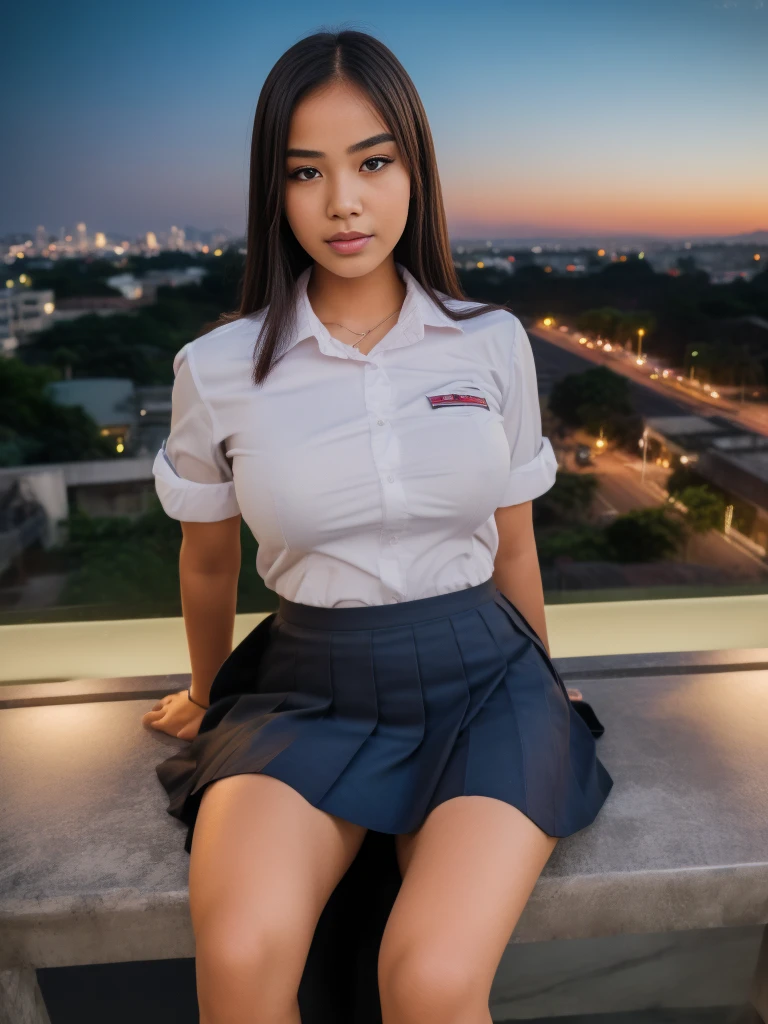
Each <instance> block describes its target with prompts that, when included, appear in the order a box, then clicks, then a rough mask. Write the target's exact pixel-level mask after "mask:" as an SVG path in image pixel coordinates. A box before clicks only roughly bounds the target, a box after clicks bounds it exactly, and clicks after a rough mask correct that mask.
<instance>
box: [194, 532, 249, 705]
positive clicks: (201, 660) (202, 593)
mask: <svg viewBox="0 0 768 1024" xmlns="http://www.w3.org/2000/svg"><path fill="white" fill-rule="evenodd" d="M240 519H241V517H240V515H236V516H232V517H230V518H229V519H221V520H219V521H218V522H213V523H188V522H182V524H181V527H182V533H183V538H182V542H181V551H180V553H179V582H180V585H181V605H182V611H183V614H184V628H185V630H186V634H187V644H188V646H189V660H190V664H191V666H192V685H191V688H190V692H191V696H192V697H193V698H194V700H196V701H197V702H198V703H200V704H208V703H209V697H210V692H211V683H212V682H213V679H214V676H215V675H216V673H217V672H218V670H219V669H220V668H221V666H222V664H223V663H224V661H225V660H226V659H227V658H228V657H229V655H230V654H231V653H232V635H233V632H234V626H235V610H236V605H237V580H238V576H239V575H240V557H241V556H240Z"/></svg>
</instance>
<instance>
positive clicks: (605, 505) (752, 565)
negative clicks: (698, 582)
mask: <svg viewBox="0 0 768 1024" xmlns="http://www.w3.org/2000/svg"><path fill="white" fill-rule="evenodd" d="M641 465H642V463H641V460H640V459H633V458H632V457H631V456H630V455H628V454H626V453H624V452H621V451H611V452H606V453H605V454H604V455H599V456H597V457H596V458H595V466H594V467H590V471H593V472H595V473H597V475H598V477H599V481H600V491H599V493H598V496H597V505H596V511H599V512H604V513H606V512H607V513H609V514H613V513H624V512H629V511H630V510H631V509H633V508H651V507H655V506H659V505H661V504H663V503H664V502H665V501H666V492H665V491H664V490H663V488H662V486H661V485H662V484H663V481H664V479H665V478H666V476H667V473H666V471H664V470H660V469H659V468H658V467H656V466H649V467H647V468H646V478H645V483H643V481H642V478H641V472H640V470H641ZM686 561H688V562H694V563H696V564H697V565H707V566H711V567H712V568H716V569H723V570H725V571H726V572H728V573H734V574H738V576H739V577H740V578H742V579H744V580H753V579H754V580H757V579H766V578H768V566H766V565H765V563H764V562H761V561H760V559H758V558H756V557H755V556H754V555H751V554H749V553H748V552H746V551H744V550H742V548H740V547H737V546H736V545H735V544H734V543H732V542H731V541H729V540H727V539H726V537H725V536H724V535H723V534H722V533H719V532H718V531H717V530H709V532H708V533H705V534H699V535H697V536H694V537H693V538H692V540H691V542H690V544H689V547H688V551H687V558H686Z"/></svg>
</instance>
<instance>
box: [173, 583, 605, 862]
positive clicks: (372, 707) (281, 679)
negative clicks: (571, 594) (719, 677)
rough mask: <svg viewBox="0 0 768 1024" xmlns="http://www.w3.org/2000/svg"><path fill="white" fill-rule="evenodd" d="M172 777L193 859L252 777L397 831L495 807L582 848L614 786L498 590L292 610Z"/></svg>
mask: <svg viewBox="0 0 768 1024" xmlns="http://www.w3.org/2000/svg"><path fill="white" fill-rule="evenodd" d="M334 612H336V614H334ZM339 612H340V613H341V614H338V613H339ZM345 613H346V614H345ZM315 620H317V622H318V623H319V624H318V625H312V624H311V623H314V622H315ZM378 621H380V622H381V624H380V625H377V624H376V623H377V622H378ZM308 622H309V623H310V625H308V624H307V623H308ZM337 623H338V627H339V628H334V626H335V625H336V624H337ZM156 771H157V774H158V776H159V778H160V781H161V783H162V785H163V786H164V788H165V789H166V792H167V793H168V796H169V806H168V811H169V813H170V814H172V815H173V816H175V817H176V818H178V819H179V820H181V821H183V822H185V823H186V824H187V826H188V829H189V832H188V836H187V844H186V848H187V850H188V851H189V850H190V848H191V847H190V844H191V838H192V831H193V828H194V822H195V819H196V815H197V810H198V809H199V803H200V799H201V797H202V793H203V791H204V789H205V787H206V786H207V785H208V784H209V783H210V782H212V781H214V780H216V779H220V778H224V777H226V776H230V775H237V774H243V773H262V774H264V775H270V776H272V777H274V778H277V779H280V780H282V781H283V782H285V783H286V784H287V785H289V786H291V787H293V788H294V789H296V790H298V792H300V793H301V794H302V795H303V796H304V797H305V798H306V799H307V800H308V801H309V802H310V803H312V804H313V805H314V806H316V807H318V808H320V809H321V810H324V811H327V812H328V813H330V814H333V815H336V816H338V817H341V818H344V819H346V820H348V821H351V822H354V823H356V824H359V825H361V826H364V827H366V828H368V829H371V830H374V831H377V832H384V833H389V834H397V833H407V832H412V831H414V830H415V829H417V828H418V827H419V826H420V825H421V824H422V822H423V821H424V819H425V818H426V816H427V814H429V812H430V811H431V810H433V809H434V808H435V807H437V806H438V805H439V804H441V803H443V802H444V801H446V800H449V799H451V798H452V797H455V796H460V795H484V796H490V797H495V798H496V799H499V800H502V801H504V802H506V803H509V804H511V805H513V806H514V807H517V808H518V809H519V810H520V811H522V812H523V813H524V814H525V815H527V816H528V817H529V818H530V819H531V820H532V821H534V822H535V824H536V825H538V826H539V828H541V829H542V830H543V831H544V832H546V833H547V834H548V835H550V836H557V837H563V836H568V835H571V834H572V833H573V832H576V831H578V830H579V829H581V828H583V827H585V826H586V825H588V824H589V823H590V822H591V821H592V820H593V819H594V818H595V816H596V815H597V813H598V811H599V809H600V807H601V806H602V804H603V802H604V800H605V798H606V797H607V795H608V793H609V791H610V789H611V786H612V779H611V777H610V775H609V774H608V772H607V771H606V769H605V768H604V766H603V765H602V764H601V762H600V761H599V759H598V758H597V756H596V751H595V739H594V737H593V736H592V734H591V732H590V729H589V727H588V726H587V725H586V723H585V722H584V721H583V719H582V718H581V716H580V715H579V714H578V713H577V712H576V711H575V709H574V708H573V706H572V704H571V701H570V699H569V697H568V694H567V690H566V688H565V685H564V684H563V682H562V679H561V678H560V676H559V674H558V673H557V670H556V669H555V667H554V665H553V664H552V661H551V659H550V658H549V655H548V654H547V652H546V648H545V647H544V645H543V644H542V642H541V640H540V639H539V637H538V636H537V635H536V633H535V632H534V631H533V630H532V629H531V627H530V626H529V625H528V623H527V622H526V621H525V619H524V618H523V617H522V615H521V614H520V612H519V611H518V610H517V609H516V608H515V606H514V605H512V604H511V602H509V601H508V599H507V598H505V597H504V596H503V595H502V594H501V593H500V592H499V591H498V590H497V589H496V588H495V586H494V585H493V583H492V581H491V580H489V581H487V582H486V583H485V584H481V585H479V586H477V587H473V588H470V589H469V590H465V591H460V592H456V593H453V594H446V595H442V596H441V597H438V598H429V599H427V600H426V601H412V602H406V603H405V604H403V605H399V606H397V608H396V609H394V610H393V608H392V606H383V607H381V608H378V607H374V608H365V609H340V610H336V609H320V608H313V607H309V606H304V605H293V604H292V603H291V602H288V601H284V600H283V599H281V604H280V609H279V610H278V611H277V612H273V613H271V614H270V615H269V616H267V617H266V618H265V619H264V620H263V621H262V622H261V623H260V624H259V625H258V626H257V627H256V629H255V630H253V631H252V633H251V634H249V636H248V637H246V638H245V640H244V641H243V642H242V643H241V644H239V645H238V647H237V648H236V649H235V650H234V651H233V652H232V655H231V656H230V657H229V658H228V659H227V661H226V662H225V663H224V665H223V666H222V668H221V670H220V671H219V673H218V674H217V676H216V679H215V680H214V683H213V685H212V687H211V706H210V708H209V709H208V710H207V711H206V713H205V715H204V717H203V721H202V723H201V726H200V732H199V733H198V735H197V736H196V737H195V739H193V740H192V741H191V743H189V744H188V745H186V746H185V747H184V748H182V749H181V750H179V751H178V752H177V753H175V754H174V755H172V756H171V757H170V758H167V759H166V760H165V761H163V762H162V763H161V764H159V765H158V766H157V768H156Z"/></svg>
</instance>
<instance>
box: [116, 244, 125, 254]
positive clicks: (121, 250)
mask: <svg viewBox="0 0 768 1024" xmlns="http://www.w3.org/2000/svg"><path fill="white" fill-rule="evenodd" d="M124 252H125V249H124V248H123V247H122V245H116V246H115V256H122V255H123V253H124Z"/></svg>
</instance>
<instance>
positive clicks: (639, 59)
mask: <svg viewBox="0 0 768 1024" xmlns="http://www.w3.org/2000/svg"><path fill="white" fill-rule="evenodd" d="M3 21H4V28H5V31H4V34H5V37H6V38H5V43H4V45H3V51H4V60H5V62H6V68H7V76H6V81H7V82H8V83H9V84H10V88H9V89H7V90H6V91H5V97H4V102H3V105H2V114H0V138H2V139H3V140H4V142H5V143H6V145H7V148H6V145H4V146H3V149H4V150H5V153H6V155H5V157H4V158H3V160H2V161H1V162H0V196H2V203H1V204H0V232H5V231H11V230H15V231H22V230H23V231H30V230H34V227H35V225H36V224H38V223H42V224H44V225H45V226H46V228H48V229H49V231H57V230H58V228H59V227H60V226H62V225H64V226H67V227H68V228H69V227H71V226H72V225H74V223H75V222H76V221H78V220H84V221H85V222H86V223H87V225H88V230H89V232H91V231H96V230H103V231H114V232H123V233H126V236H127V237H130V236H131V235H134V234H138V233H141V232H144V231H147V230H155V231H164V230H167V229H168V227H169V226H170V225H171V224H178V225H182V226H183V225H187V224H193V225H197V226H199V227H202V228H214V227H218V226H222V227H225V228H228V229H230V230H239V229H241V228H242V227H243V225H244V221H245V209H246V194H247V168H248V149H249V141H250V131H251V124H252V120H253V113H254V110H255V105H256V100H257V97H258V93H259V89H260V87H261V85H262V83H263V81H264V78H265V76H266V74H267V72H268V71H269V68H270V67H271V66H272V64H273V63H274V62H275V60H276V59H277V58H278V57H279V56H280V54H281V53H282V52H283V51H284V50H285V49H286V48H287V47H289V46H290V45H292V43H294V42H295V41H296V40H297V39H299V38H301V37H302V36H304V35H306V34H308V33H310V32H312V31H316V30H318V29H322V28H339V27H349V28H356V29H359V30H362V31H367V32H371V33H372V34H374V35H376V36H378V37H379V38H381V39H382V40H383V41H384V42H385V43H386V44H387V45H388V46H390V47H391V48H392V49H393V50H394V52H395V53H396V54H397V56H398V57H399V58H400V60H401V61H402V62H403V64H404V65H405V67H406V69H407V70H408V72H409V74H410V75H411V77H412V78H413V80H414V82H415V84H416V87H417V89H418V90H419V92H420V94H421V97H422V99H423V101H424V105H425V107H426V110H427V114H428V116H429V119H430V123H431V126H432V131H433V134H434V137H435V144H436V148H437V153H438V161H439V166H440V172H441V178H442V182H443V187H444V190H445V196H446V207H447V210H448V216H449V223H450V226H451V230H452V232H453V233H454V234H458V233H478V234H487V235H488V237H501V236H502V235H505V234H514V233H519V234H524V233H526V232H527V231H529V230H530V232H532V233H534V234H535V233H541V234H542V235H546V234H547V233H550V234H558V233H567V232H579V231H581V232H587V231H611V230H613V231H616V232H619V231H640V230H647V231H649V232H653V233H656V234H690V235H695V234H696V233H710V232H711V233H717V232H723V233H736V232H739V231H748V230H752V229H755V228H760V227H763V228H767V227H768V189H766V185H765V182H766V180H768V174H767V173H766V171H767V168H768V131H766V116H765V110H766V107H767V106H768V60H766V56H767V55H768V3H766V2H765V0H647V2H639V0H486V2H483V3H479V4H469V3H456V2H452V0H448V2H444V3H440V4H437V3H429V2H428V3H427V4H426V5H424V4H415V3H413V2H408V3H405V2H402V0H386V2H379V3H367V2H364V0H357V2H355V3H345V2H325V3H318V2H313V3H307V2H304V0H294V2H291V3H282V4H277V5H274V4H272V3H269V4H267V3H261V2H256V3H253V2H252V3H244V2H241V0H229V2H227V3H223V4H214V3H212V2H209V3H201V2H197V0H185V2H183V3H182V2H175V0H154V2H150V0H133V2H131V3H128V4H118V3H116V2H105V0H81V2H79V3H77V4H76V5H75V4H62V3H61V2H51V0H42V2H39V3H36V4H34V5H23V4H13V5H10V6H9V7H8V8H7V10H6V13H5V14H4V16H3ZM9 57H10V62H9V63H8V58H9ZM9 155H10V159H9V158H8V157H9Z"/></svg>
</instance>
